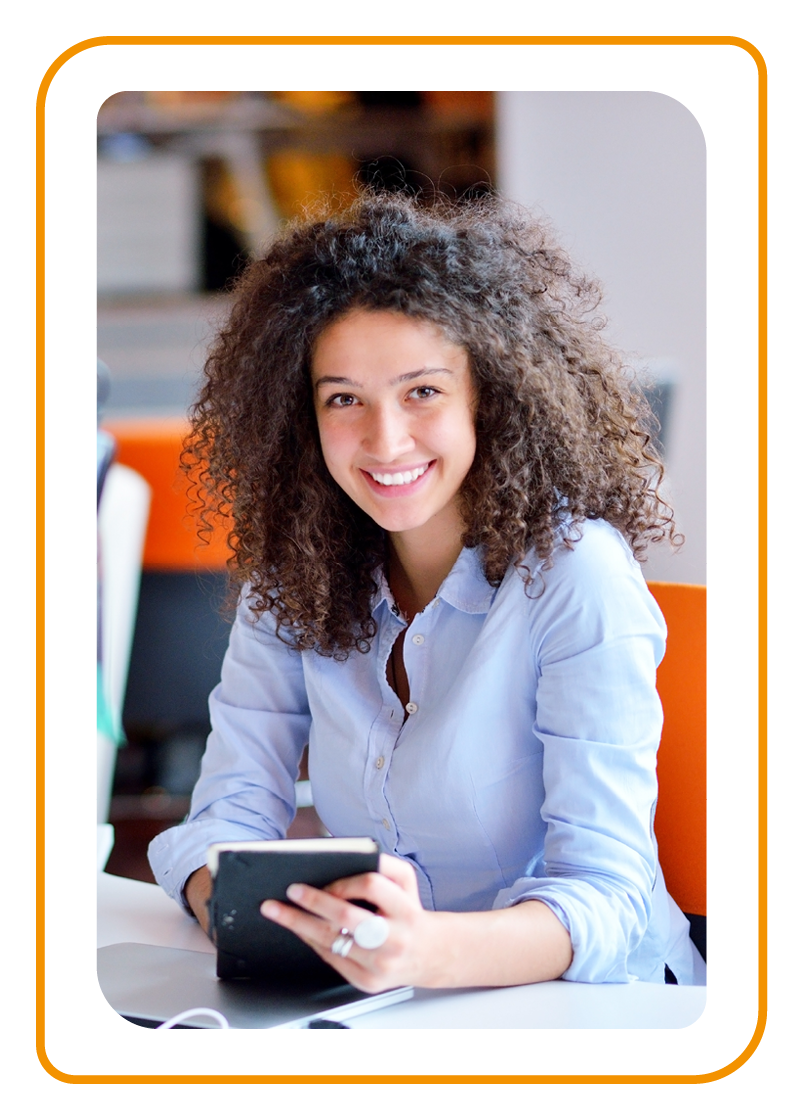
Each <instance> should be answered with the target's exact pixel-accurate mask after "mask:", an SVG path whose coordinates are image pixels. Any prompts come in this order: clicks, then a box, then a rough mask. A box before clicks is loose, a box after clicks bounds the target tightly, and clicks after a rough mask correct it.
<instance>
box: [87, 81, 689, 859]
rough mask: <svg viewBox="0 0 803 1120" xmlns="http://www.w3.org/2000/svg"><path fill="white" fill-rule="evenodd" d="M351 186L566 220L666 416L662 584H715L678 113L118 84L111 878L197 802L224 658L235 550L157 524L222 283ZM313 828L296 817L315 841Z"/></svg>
mask: <svg viewBox="0 0 803 1120" xmlns="http://www.w3.org/2000/svg"><path fill="white" fill-rule="evenodd" d="M355 183H363V184H366V185H368V186H371V185H375V186H380V187H383V188H390V189H397V190H415V191H421V192H424V194H425V195H426V194H427V193H431V192H433V191H435V190H438V191H445V192H447V193H448V194H450V195H451V196H452V197H454V198H461V197H469V196H471V195H476V194H481V193H484V192H486V191H488V190H489V189H496V190H500V191H501V192H502V193H503V194H505V195H507V196H509V197H511V198H513V199H516V200H517V201H519V202H522V203H523V204H525V205H527V206H529V207H531V208H533V209H534V210H536V211H537V212H539V213H542V214H545V215H547V216H548V217H549V218H550V219H551V220H552V222H553V224H554V226H555V228H556V230H557V232H558V234H559V236H560V238H561V240H562V241H563V243H564V244H565V245H566V247H567V248H568V249H569V250H570V252H571V253H572V255H573V256H574V257H575V258H576V259H577V261H578V262H580V263H581V264H582V265H583V266H584V267H585V268H586V269H587V270H588V271H590V272H592V273H593V274H595V275H596V276H597V277H598V278H599V279H600V280H601V281H602V282H603V286H604V289H605V293H606V301H605V305H604V308H603V311H604V313H605V314H606V315H607V317H608V323H609V325H608V331H609V334H610V336H611V337H612V339H613V340H614V341H615V342H616V343H617V344H618V345H620V346H621V347H623V348H624V349H625V350H626V351H628V352H629V353H630V354H631V356H632V361H633V365H634V367H635V368H637V369H638V370H639V372H640V374H641V375H642V376H644V378H645V382H646V384H647V386H648V391H649V393H650V395H651V399H652V401H653V404H654V407H655V410H656V413H657V414H658V416H659V419H660V421H661V425H662V430H661V435H660V438H661V441H662V443H663V447H664V452H665V457H666V461H667V466H668V475H669V485H670V492H671V495H672V499H673V503H674V505H675V508H676V512H677V515H678V520H679V524H680V527H681V529H682V531H683V532H684V534H685V536H686V544H685V546H684V548H683V550H682V551H681V552H680V553H678V554H672V553H671V552H669V551H668V550H666V551H663V552H660V553H659V554H658V555H657V556H655V557H654V558H653V559H652V560H651V561H650V563H649V565H648V568H647V572H646V574H647V577H648V578H651V579H666V580H673V581H680V582H690V583H704V582H705V364H704V363H705V148H704V141H703V138H702V135H701V133H700V130H699V128H698V126H697V124H696V122H695V120H694V119H693V117H691V115H690V114H689V113H688V112H687V111H686V110H685V109H684V108H683V106H682V105H680V104H679V103H678V102H676V101H673V100H672V99H671V98H668V97H665V96H663V95H660V94H653V93H536V92H516V93H492V92H463V91H458V92H442V91H436V92H275V91H274V92H230V93H226V92H222V93H221V92H214V93H212V92H209V93H203V92H183V93H182V92H125V93H120V94H117V95H115V96H114V97H112V98H110V99H109V100H108V101H107V102H106V103H105V104H104V105H103V106H102V108H101V111H100V113H99V116H98V357H99V358H100V359H101V360H102V362H103V363H104V364H105V366H106V367H107V369H108V377H106V375H105V374H104V384H103V390H102V396H103V400H102V402H101V405H100V422H101V425H102V426H103V427H104V428H105V429H107V430H109V431H110V432H111V433H112V435H113V436H114V437H115V439H116V441H117V454H118V460H119V461H120V462H123V463H126V462H127V463H128V464H129V466H132V467H134V468H135V469H138V470H140V472H141V473H143V474H144V475H145V477H146V478H148V480H149V481H150V482H151V485H152V490H153V493H152V495H151V524H150V527H149V535H147V536H146V541H145V554H144V567H143V572H142V580H141V588H140V597H139V608H138V613H137V617H136V624H135V627H134V635H133V644H132V649H131V659H130V667H129V673H128V682H127V690H126V693H125V701H124V705H123V709H122V725H123V745H122V746H121V748H120V750H119V752H118V755H117V766H116V776H115V780H114V787H113V796H112V798H111V808H110V820H111V822H112V823H113V824H114V826H115V833H116V844H115V848H114V850H113V852H112V855H111V858H110V861H109V864H108V870H110V871H116V872H118V873H120V874H127V875H132V876H134V877H142V878H150V872H149V869H148V867H147V862H146V860H145V849H146V846H147V843H148V841H149V839H150V838H151V836H153V835H154V834H155V833H156V832H158V831H160V830H161V829H162V828H164V827H168V825H169V824H171V823H174V822H175V821H177V820H180V819H181V818H182V817H183V815H184V813H185V812H186V809H187V806H188V799H189V792H190V790H191V788H192V784H193V782H194V780H195V777H196V774H197V770H198V765H199V761H200V755H201V753H202V750H203V744H204V740H205V737H206V734H207V731H208V724H207V710H206V697H207V695H208V692H209V691H210V689H211V688H212V687H213V686H214V684H215V682H216V679H217V676H218V673H219V668H220V661H221V659H222V656H223V652H224V650H225V644H226V636H227V620H226V616H225V612H223V613H222V612H221V609H220V608H221V604H222V603H223V600H224V597H225V589H226V586H225V574H224V571H223V568H222V565H223V560H224V555H225V550H224V549H223V547H222V545H221V544H220V542H218V546H217V548H215V547H213V548H212V549H210V550H207V551H206V552H205V553H204V552H203V550H201V551H198V550H196V549H195V547H194V545H193V544H192V528H191V525H190V524H189V523H185V524H183V525H182V527H181V529H180V530H178V529H177V532H179V533H183V534H184V537H183V542H184V543H183V544H181V543H179V547H178V548H177V549H174V550H173V551H172V552H171V551H170V548H169V547H167V546H166V545H165V539H166V538H165V534H166V533H167V534H168V535H169V533H170V529H169V524H171V523H175V524H176V525H178V522H179V521H182V520H183V508H184V505H185V504H186V499H185V497H184V495H183V494H182V493H181V483H180V481H178V478H177V473H176V471H175V469H174V466H172V464H173V460H174V459H175V448H176V446H177V441H178V440H179V438H180V431H181V423H182V418H183V417H184V416H185V415H186V410H187V407H188V405H189V403H190V402H191V400H192V398H193V395H194V392H195V388H196V385H197V382H198V378H199V374H200V370H201V368H202V366H203V362H204V359H205V355H206V351H207V347H208V344H209V341H210V339H211V338H212V337H213V335H214V332H215V329H216V326H217V325H218V324H220V323H221V322H222V321H223V320H224V319H225V315H226V312H227V308H228V306H229V303H230V297H229V295H228V292H227V289H228V286H229V285H230V283H231V281H232V279H233V278H234V277H236V275H237V273H238V272H239V270H240V269H241V268H242V267H243V265H244V263H245V262H246V261H247V260H248V258H249V256H250V255H252V254H253V253H256V252H258V251H259V246H260V245H261V244H262V243H263V242H264V240H265V239H266V238H268V237H269V236H270V235H271V233H272V232H273V231H274V230H275V229H276V228H277V226H278V225H279V223H280V222H281V221H282V220H283V219H285V218H287V217H290V216H292V215H294V214H296V213H298V212H299V211H300V210H301V209H302V208H303V206H304V204H305V202H306V201H309V200H310V199H312V198H316V197H318V196H319V195H320V193H321V192H331V193H334V194H337V195H339V196H341V197H343V196H348V195H349V194H351V193H353V191H354V189H355ZM154 449H155V450H154ZM165 455H167V460H165ZM171 455H172V456H173V458H170V456H171ZM159 456H161V465H157V466H155V467H154V466H153V464H154V463H155V461H156V459H158V458H159ZM165 461H167V462H168V464H169V469H167V470H166V469H165V466H164V464H165ZM149 475H151V477H150V478H149ZM171 519H172V521H171ZM166 526H167V528H166ZM302 777H303V775H302ZM319 827H320V826H319V823H318V822H317V819H316V818H315V814H314V810H313V809H312V808H303V809H302V810H301V811H300V813H299V817H298V820H297V823H296V828H297V830H298V831H299V833H300V834H303V833H304V832H313V833H314V832H315V831H316V830H317V829H318V828H319Z"/></svg>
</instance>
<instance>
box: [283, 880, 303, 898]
mask: <svg viewBox="0 0 803 1120" xmlns="http://www.w3.org/2000/svg"><path fill="white" fill-rule="evenodd" d="M303 894H304V888H303V886H302V885H301V883H291V884H290V886H289V887H288V888H287V897H288V898H289V899H290V900H291V901H292V902H300V901H301V898H302V896H303Z"/></svg>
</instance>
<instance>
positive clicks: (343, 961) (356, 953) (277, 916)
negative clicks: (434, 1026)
mask: <svg viewBox="0 0 803 1120" xmlns="http://www.w3.org/2000/svg"><path fill="white" fill-rule="evenodd" d="M350 909H352V910H353V909H356V907H350ZM260 912H261V913H262V915H263V916H264V917H265V918H268V919H269V920H270V921H275V922H277V923H278V924H279V925H282V926H284V927H285V928H286V929H289V930H291V931H292V932H293V933H294V934H296V936H297V937H300V938H301V940H302V941H304V942H305V943H306V944H307V945H309V947H310V948H311V949H313V950H314V951H315V952H316V953H317V954H318V956H319V957H320V958H321V959H322V960H324V961H326V963H327V964H329V965H331V966H332V968H334V969H335V970H336V971H337V972H339V973H340V975H341V976H342V977H343V978H344V979H345V980H347V981H348V983H349V984H353V985H354V987H355V988H359V989H360V990H361V991H364V992H381V991H385V990H386V989H387V988H388V987H393V986H394V984H393V982H391V981H389V980H388V979H387V978H386V977H385V976H384V974H383V970H382V969H379V970H377V969H376V968H375V967H374V968H371V967H366V966H371V965H375V963H376V958H375V956H374V955H373V954H372V953H369V952H367V951H365V950H362V949H360V948H359V946H357V945H355V946H353V947H352V949H351V951H350V953H349V955H348V957H342V956H340V955H339V954H335V953H333V952H332V950H331V946H332V944H333V942H334V940H335V938H336V937H337V935H338V933H339V930H340V928H342V927H338V929H337V930H335V931H333V930H332V928H331V926H330V925H329V923H328V922H325V921H324V920H323V919H321V918H316V917H313V916H312V915H311V914H308V913H307V912H306V911H304V910H299V909H297V908H296V907H294V906H285V905H284V904H283V903H281V902H277V901H276V900H275V899H266V900H265V901H264V902H263V903H262V905H261V906H260ZM360 913H361V914H362V915H363V916H364V914H365V911H360ZM346 928H348V927H346ZM360 957H362V960H360V959H359V958H360Z"/></svg>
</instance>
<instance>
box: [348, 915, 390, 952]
mask: <svg viewBox="0 0 803 1120" xmlns="http://www.w3.org/2000/svg"><path fill="white" fill-rule="evenodd" d="M389 933H390V926H389V925H388V923H387V922H386V921H385V919H384V918H383V917H381V916H380V915H379V914H372V915H371V916H370V917H369V918H364V919H363V920H362V921H361V922H360V924H359V925H358V926H357V927H356V928H355V930H354V940H355V941H356V942H357V944H358V945H359V947H360V948H361V949H378V948H379V947H380V946H381V945H384V944H385V942H386V941H387V939H388V934H389Z"/></svg>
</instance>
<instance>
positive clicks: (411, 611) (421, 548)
mask: <svg viewBox="0 0 803 1120" xmlns="http://www.w3.org/2000/svg"><path fill="white" fill-rule="evenodd" d="M462 534H463V524H462V522H461V521H459V520H457V521H456V522H455V524H453V525H449V526H447V525H438V526H433V525H431V523H429V522H428V523H427V524H426V525H422V526H421V527H420V528H419V529H410V530H406V531H405V532H403V533H390V534H389V535H388V540H389V549H388V582H389V584H390V588H391V591H392V592H393V596H394V598H395V599H396V602H397V603H398V605H399V607H400V608H401V610H402V611H403V612H404V615H405V617H406V618H407V619H408V621H409V620H410V619H412V618H413V617H414V616H415V615H416V614H418V613H419V611H422V610H423V609H424V607H425V606H426V605H427V603H430V602H431V601H432V600H433V599H434V598H435V596H436V595H437V593H438V588H439V587H440V585H441V584H442V583H443V581H444V580H445V579H446V577H447V576H448V574H449V572H450V571H451V570H452V568H453V567H454V563H455V560H457V557H458V556H459V555H460V551H461V549H462V547H463V546H462Z"/></svg>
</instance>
